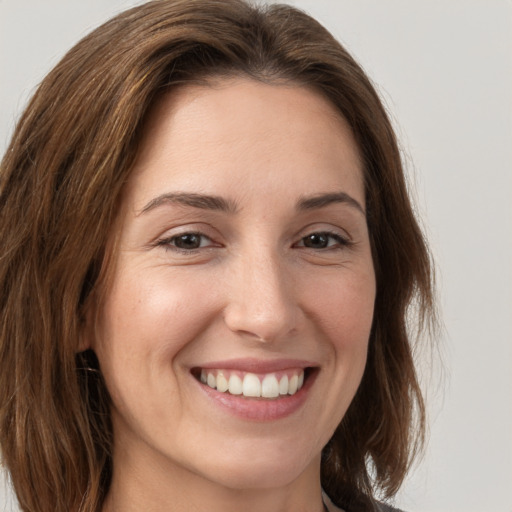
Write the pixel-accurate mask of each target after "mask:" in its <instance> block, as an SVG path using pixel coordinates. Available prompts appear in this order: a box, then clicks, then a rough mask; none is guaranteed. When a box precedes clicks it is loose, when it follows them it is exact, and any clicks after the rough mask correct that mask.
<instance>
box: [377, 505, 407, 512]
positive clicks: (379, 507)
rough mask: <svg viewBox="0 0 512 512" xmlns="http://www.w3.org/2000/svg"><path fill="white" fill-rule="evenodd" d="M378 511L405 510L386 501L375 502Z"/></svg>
mask: <svg viewBox="0 0 512 512" xmlns="http://www.w3.org/2000/svg"><path fill="white" fill-rule="evenodd" d="M375 510H376V512H404V511H403V510H400V509H398V508H394V507H392V506H391V505H386V504H385V503H375Z"/></svg>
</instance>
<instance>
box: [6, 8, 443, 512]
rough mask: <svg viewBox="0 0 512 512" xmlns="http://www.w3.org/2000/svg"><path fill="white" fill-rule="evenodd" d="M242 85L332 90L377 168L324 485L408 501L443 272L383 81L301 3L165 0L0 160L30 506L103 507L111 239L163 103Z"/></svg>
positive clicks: (369, 167) (17, 480)
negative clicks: (245, 80)
mask: <svg viewBox="0 0 512 512" xmlns="http://www.w3.org/2000/svg"><path fill="white" fill-rule="evenodd" d="M235 75H242V76H248V77H252V78H254V79H256V80H263V81H266V82H270V83H272V82H273V81H276V80H279V81H283V80H285V81H290V82H293V83H297V84H301V85H304V86H307V87H311V88H313V89H315V90H316V91H318V92H320V93H321V94H323V95H324V96H325V97H327V98H328V99H329V100H330V102H331V103H332V104H333V105H334V107H335V108H336V109H337V110H338V111H339V112H340V114H341V115H342V116H343V117H344V118H345V119H346V120H347V121H348V123H349V124H350V126H351V127H352V130H353V132H354V135H355V138H356V140H357V142H358V145H359V149H360V152H361V154H362V156H363V161H364V174H365V185H366V201H367V211H368V224H369V230H370V237H371V245H372V250H373V260H374V264H375V269H376V275H377V297H376V304H375V316H374V323H373V329H372V333H371V339H370V345H369V354H368V362H367V366H366V370H365V374H364V376H363V380H362V383H361V385H360V388H359V390H358V392H357V394H356V397H355V399H354V401H353V403H352V404H351V406H350V408H349V410H348V412H347V414H346V415H345V417H344V419H343V420H342V422H341V424H340V425H339V427H338V429H337V431H336V433H335V434H334V436H333V438H332V439H331V441H330V442H329V444H328V445H327V446H326V447H325V449H324V453H323V458H322V485H323V487H324V489H325V490H326V492H327V493H328V494H329V495H330V497H331V498H332V499H333V501H334V502H336V503H337V504H338V505H340V506H344V507H347V508H349V509H350V510H355V508H356V503H359V504H361V505H360V506H362V507H369V506H370V505H368V503H369V501H368V500H369V499H370V498H371V497H372V496H374V495H375V493H379V492H380V493H381V494H383V495H384V496H385V497H391V496H393V495H394V494H395V493H396V491H397V489H398V488H399V486H400V484H401V482H402V481H403V478H404V476H405V474H406V472H407V469H408V467H409V464H410V462H411V459H412V455H413V454H414V453H415V451H416V449H417V448H418V447H419V446H421V441H422V439H423V433H424V404H423V400H422V395H421V392H420V388H419V385H418V380H417V376H416V372H415V367H414V362H413V355H412V341H411V339H410V337H411V336H410V333H409V330H408V320H410V316H411V305H414V306H415V308H414V310H412V311H413V313H414V312H416V314H417V315H418V319H419V320H420V321H421V320H424V319H427V320H428V319H429V318H432V313H433V293H432V268H431V262H430V257H429V253H428V250H427V247H426V244H425V241H424V238H423V236H422V233H421V230H420V229H419V227H418V224H417V222H416V220H415V216H414V214H413V210H412V208H411V204H410V200H409V197H408V192H407V188H406V184H405V181H404V174H403V170H402V163H401V158H400V152H399V149H398V146H397V141H396V138H395V135H394V133H393V130H392V127H391V125H390V122H389V120H388V117H387V115H386V112H385V110H384V108H383V106H382V104H381V102H380V100H379V98H378V96H377V94H376V92H375V90H374V88H373V87H372V85H371V83H370V81H369V80H368V78H367V77H366V75H365V73H364V72H363V71H362V69H361V67H360V66H359V65H358V64H357V63H356V62H355V61H354V60H353V59H352V57H351V56H350V55H349V54H348V53H347V52H346V50H345V49H344V48H343V47H342V46H341V45H340V44H339V43H338V42H337V41H336V40H335V39H334V38H333V37H332V36H331V35H330V34H329V33H328V32H327V31H326V30H325V29H324V28H323V27H322V26H321V25H319V24H318V23H317V22H316V21H315V20H313V19H312V18H311V17H309V16H307V15H306V14H304V13H303V12H301V11H299V10H296V9H294V8H292V7H289V6H283V5H273V6H268V7H262V6H260V7H256V6H251V5H249V4H248V3H246V2H244V1H243V0H159V1H153V2H149V3H147V4H144V5H142V6H139V7H136V8H134V9H131V10H128V11H126V12H124V13H122V14H121V15H119V16H117V17H116V18H114V19H112V20H111V21H109V22H107V23H106V24H104V25H103V26H101V27H100V28H98V29H97V30H95V31H94V32H92V33H91V34H90V35H89V36H87V37H85V38H84V39H83V40H82V41H81V42H79V43H78V44H77V45H76V46H75V47H74V48H73V49H72V50H71V51H70V52H69V53H68V54H67V55H66V56H65V57H64V58H63V59H62V61H61V62H60V63H59V64H58V65H57V66H56V67H55V69H53V71H52V72H51V73H49V75H48V76H47V77H46V79H45V80H44V81H43V82H42V84H41V85H40V87H39V89H38V90H37V92H36V94H35V95H34V97H33V99H32V100H31V102H30V104H29V105H28V107H27V109H26V111H25V113H24V114H23V116H22V117H21V119H20V121H19V123H18V125H17V128H16V130H15V133H14V135H13V138H12V141H11V143H10V146H9V148H8V150H7V152H6V154H5V157H4V159H3V161H2V163H1V175H0V180H1V181H0V240H1V244H2V245H1V254H0V333H1V334H0V443H1V448H2V452H3V453H2V456H3V459H4V462H5V464H6V466H7V467H8V469H9V471H10V474H11V479H12V483H13V486H14V489H15V491H16V494H17V497H18V500H19V503H20V506H21V507H22V509H23V510H25V511H31V512H32V511H43V512H50V511H51V512H69V511H84V512H86V511H87V512H93V511H97V510H99V509H100V508H101V504H102V501H103V499H104V497H105V495H106V492H107V491H108V486H109V483H110V478H111V471H112V468H111V464H112V460H111V446H112V428H111V424H110V418H109V398H108V393H107V391H106V389H105V386H104V384H103V381H102V378H101V372H100V371H99V369H98V365H97V361H96V359H95V356H94V354H93V353H92V352H90V351H88V352H84V353H79V352H78V351H79V340H80V335H81V332H82V331H81V329H82V327H83V325H82V324H83V315H84V308H85V305H86V303H87V299H88V297H89V296H90V293H91V291H92V290H94V289H95V287H97V286H98V283H99V282H100V281H101V280H102V275H101V274H102V272H106V273H108V261H106V260H105V258H106V256H108V251H106V247H107V242H108V240H111V236H110V235H111V232H112V225H113V221H114V219H115V217H116V209H117V206H118V204H119V197H120V193H121V191H122V189H123V186H124V184H125V183H126V181H127V179H128V177H129V175H130V170H131V166H132V164H133V162H134V159H135V156H136V154H137V151H138V145H139V143H140V140H141V134H142V131H143V126H144V120H145V117H146V116H147V113H148V111H149V109H150V108H151V106H152V105H153V104H154V102H155V101H156V99H157V98H158V97H159V96H160V95H162V94H163V93H164V92H168V91H172V88H173V87H174V86H176V85H178V84H186V83H191V82H197V81H205V80H206V81H207V80H208V78H209V77H219V76H220V77H222V76H235ZM365 500H366V501H365ZM365 503H366V504H365ZM351 507H352V508H351Z"/></svg>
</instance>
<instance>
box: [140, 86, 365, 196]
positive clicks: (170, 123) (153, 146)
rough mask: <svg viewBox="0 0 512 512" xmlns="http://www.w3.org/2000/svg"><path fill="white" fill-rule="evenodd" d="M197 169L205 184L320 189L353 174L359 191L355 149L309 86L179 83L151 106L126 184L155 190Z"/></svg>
mask: <svg viewBox="0 0 512 512" xmlns="http://www.w3.org/2000/svg"><path fill="white" fill-rule="evenodd" d="M198 177H200V179H201V180H203V181H202V183H203V184H204V186H205V187H206V186H207V184H208V183H209V182H212V181H213V179H214V178H216V179H217V182H218V183H220V184H221V183H224V184H225V185H226V187H227V188H230V186H232V185H233V184H234V183H237V182H240V183H244V184H247V183H248V182H250V183H252V185H253V186H255V185H257V184H258V183H261V182H262V181H264V182H266V183H267V184H269V185H270V184H272V183H275V182H276V181H277V182H278V181H279V180H283V179H288V180H291V181H296V180H300V179H305V180H308V182H309V183H310V184H311V186H318V187H319V188H320V189H322V187H323V188H325V187H328V188H329V187H331V188H332V187H334V186H335V184H334V183H331V182H333V180H334V181H338V182H339V183H338V185H339V186H345V184H346V183H347V182H357V184H354V183H353V184H352V186H353V187H355V188H357V189H358V193H359V195H360V196H361V195H363V196H364V191H363V190H362V181H363V180H362V166H361V159H360V156H359V150H358V147H357V144H356V142H355V139H354V137H353V134H352V131H351V129H350V127H349V125H348V123H347V122H346V121H345V120H344V118H343V117H342V116H341V114H340V113H339V112H338V111H337V110H336V109H335V107H334V106H333V105H332V104H331V103H330V102H329V101H328V100H327V99H326V98H324V97H323V96H322V95H321V94H320V93H318V92H316V91H314V90H312V89H310V88H306V87H302V86H299V85H291V84H267V83H262V82H258V81H255V80H251V79H241V78H236V79H222V80H220V79H218V80H216V81H214V82H212V83H210V84H207V85H186V86H182V87H179V88H177V89H173V90H172V91H170V92H169V93H167V94H165V95H164V96H162V97H161V98H160V99H159V100H158V101H157V102H156V104H155V105H154V107H153V109H152V110H151V112H150V114H149V116H148V119H147V122H146V124H145V127H144V135H143V140H142V144H141V150H140V152H139V155H138V158H137V160H136V164H135V167H134V172H133V175H132V178H131V184H132V185H136V186H137V187H138V188H143V189H148V193H149V192H150V189H151V193H156V192H157V190H156V189H157V188H158V187H159V186H160V185H162V184H163V183H165V182H169V179H170V178H172V180H173V182H174V185H175V186H176V187H178V188H180V187H181V188H183V187H184V188H187V187H188V186H189V185H192V184H193V185H194V186H195V187H197V185H198V183H197V178H198ZM314 181H315V182H317V183H316V185H315V183H314ZM132 188H133V187H132ZM319 191H321V192H324V190H319ZM216 192H218V191H216ZM360 198H361V197H360ZM363 199H364V197H363Z"/></svg>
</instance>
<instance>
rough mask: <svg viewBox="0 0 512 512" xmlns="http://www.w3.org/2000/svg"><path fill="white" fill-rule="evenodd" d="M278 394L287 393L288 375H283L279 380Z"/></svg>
mask: <svg viewBox="0 0 512 512" xmlns="http://www.w3.org/2000/svg"><path fill="white" fill-rule="evenodd" d="M279 394H280V395H287V394H288V375H285V376H284V377H283V378H282V379H281V380H280V381H279Z"/></svg>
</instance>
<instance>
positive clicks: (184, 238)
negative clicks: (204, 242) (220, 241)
mask: <svg viewBox="0 0 512 512" xmlns="http://www.w3.org/2000/svg"><path fill="white" fill-rule="evenodd" d="M202 238H203V237H202V235H199V234H197V233H185V234H183V235H179V236H176V237H174V238H173V239H172V241H173V242H174V245H175V246H176V247H178V249H199V247H201V239H202Z"/></svg>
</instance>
